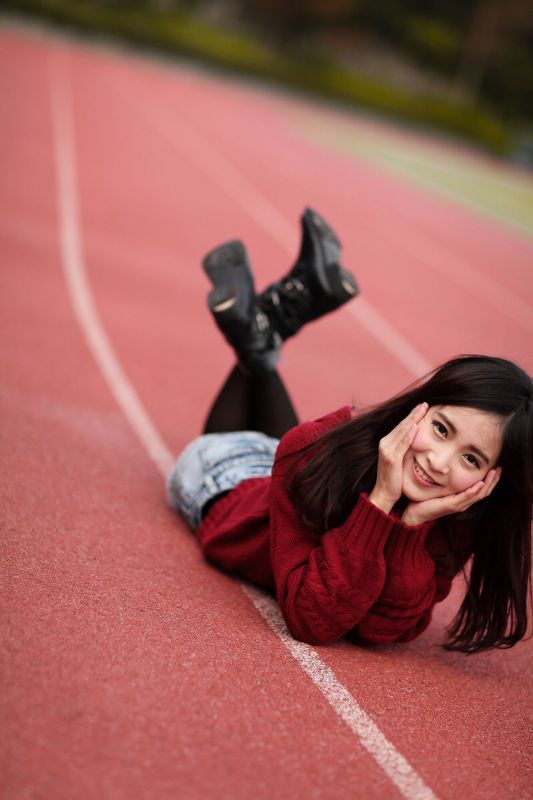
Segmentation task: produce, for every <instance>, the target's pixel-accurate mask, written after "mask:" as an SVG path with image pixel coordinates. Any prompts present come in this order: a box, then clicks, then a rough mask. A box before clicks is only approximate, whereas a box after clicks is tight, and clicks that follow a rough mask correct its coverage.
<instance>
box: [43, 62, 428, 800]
mask: <svg viewBox="0 0 533 800" xmlns="http://www.w3.org/2000/svg"><path fill="white" fill-rule="evenodd" d="M49 77H50V97H51V110H52V117H53V131H54V146H55V157H56V174H57V191H58V206H59V214H58V224H59V236H60V241H61V259H62V263H63V269H64V272H65V279H66V282H67V286H68V289H69V293H70V297H71V301H72V305H73V308H74V311H75V313H76V316H77V318H78V322H79V324H80V327H81V330H82V332H83V333H84V335H85V337H86V338H87V342H88V344H89V346H90V348H91V351H92V353H93V356H94V358H95V361H96V363H97V365H98V366H99V368H100V370H101V372H102V374H103V376H104V378H105V380H106V382H107V384H108V386H109V388H110V390H111V392H112V394H113V396H114V397H115V400H116V401H117V403H118V405H119V407H120V408H121V409H122V411H123V413H124V415H125V416H126V419H127V420H128V422H129V423H130V425H131V427H132V429H133V431H134V433H135V434H136V435H137V436H138V437H139V439H140V441H141V442H142V444H143V445H144V447H145V448H146V451H147V453H148V455H149V456H150V458H151V459H152V460H153V461H154V463H155V464H156V466H157V467H158V469H159V471H160V472H161V474H162V475H163V476H166V475H167V472H168V469H169V467H170V466H171V464H172V462H173V458H172V454H171V453H170V451H169V450H168V448H167V447H166V445H165V443H164V442H163V440H162V439H161V437H160V435H159V433H158V431H157V430H156V428H155V426H154V425H153V423H152V422H151V420H150V418H149V417H148V414H147V413H146V411H145V409H144V407H143V405H142V403H141V401H140V399H139V397H138V395H137V393H136V392H135V389H134V388H133V386H132V385H131V383H130V382H129V380H128V378H127V376H126V374H125V372H124V370H123V369H122V367H121V366H120V363H119V362H118V359H117V357H116V356H115V353H114V352H113V349H112V347H111V344H110V342H109V339H108V338H107V336H106V333H105V331H104V329H103V327H102V323H101V322H100V319H99V316H98V313H97V311H96V308H95V305H94V302H93V300H92V296H91V290H90V286H89V282H88V280H87V275H86V269H85V263H84V258H83V249H82V241H81V234H80V224H79V211H78V193H77V181H76V161H75V144H74V141H75V140H74V121H73V112H72V100H71V91H70V85H69V77H68V64H67V62H66V60H65V56H64V57H63V58H61V57H60V56H59V55H57V56H56V57H55V58H54V60H53V61H51V62H50V72H49ZM239 584H240V586H241V588H242V590H243V592H244V593H245V594H246V595H247V596H248V597H249V599H250V600H251V601H252V603H253V604H254V606H255V607H256V608H257V610H258V611H259V612H260V614H261V615H262V616H263V618H264V619H265V621H266V622H267V623H268V625H270V627H271V628H272V630H273V631H274V632H275V633H276V634H277V636H278V637H279V639H280V640H281V642H282V643H283V644H284V645H285V647H286V648H287V650H288V651H289V653H290V654H291V655H292V656H293V658H294V659H296V661H297V662H298V664H299V665H300V667H301V668H302V669H303V670H304V671H305V673H306V674H307V675H308V676H309V678H310V679H311V680H312V681H313V683H314V684H315V686H316V687H317V688H318V689H319V690H320V691H321V692H322V694H323V695H324V696H325V697H326V698H327V700H328V702H329V703H330V705H331V706H332V708H333V709H334V711H335V712H336V713H337V714H338V715H339V717H340V718H341V719H342V720H344V722H345V723H346V724H347V725H348V727H349V728H350V730H352V732H353V733H354V734H355V735H356V736H357V738H358V740H359V742H360V743H361V745H362V746H363V747H364V748H365V749H366V750H367V751H368V752H369V753H370V754H371V755H372V756H373V758H374V759H375V760H376V762H377V763H378V764H379V766H380V767H381V769H382V770H383V771H384V772H385V774H386V775H387V776H388V777H389V779H390V780H391V781H392V783H393V784H394V785H395V786H396V787H397V789H398V790H399V791H400V792H401V794H402V795H403V796H404V797H405V798H407V800H437V799H436V796H435V795H434V794H433V792H432V791H431V789H429V787H428V786H426V784H425V783H424V781H423V780H422V779H421V778H420V776H419V775H418V774H417V772H416V771H415V770H414V769H413V767H412V766H411V765H410V764H409V762H408V761H407V760H406V759H405V758H404V757H403V756H402V755H401V753H399V752H398V751H397V750H396V748H395V747H394V745H393V744H392V743H391V742H389V740H388V739H387V738H386V736H385V735H384V734H383V733H381V731H380V730H379V728H378V727H377V725H376V724H375V723H374V722H373V721H372V720H371V719H370V717H369V716H368V715H367V714H366V712H365V711H363V709H362V708H361V707H360V706H359V704H358V703H357V701H356V700H355V699H354V697H353V696H352V695H351V694H350V692H349V691H348V689H347V688H346V687H345V686H344V685H343V684H342V683H341V682H340V681H339V680H338V679H337V677H336V676H335V674H334V672H333V671H332V670H331V669H330V668H329V667H328V666H327V665H326V664H324V662H323V661H322V659H321V658H320V656H319V655H318V654H317V653H316V651H315V650H313V648H312V647H310V646H309V645H306V644H303V643H302V642H297V641H295V640H294V639H293V638H292V637H291V636H290V634H289V633H288V631H287V628H286V626H285V622H284V620H283V617H282V614H281V612H280V610H279V607H278V605H277V604H276V603H275V601H274V600H273V599H272V598H270V597H267V596H265V595H263V594H262V593H261V592H259V591H258V590H257V589H254V588H253V587H251V586H248V585H245V584H243V583H240V582H239Z"/></svg>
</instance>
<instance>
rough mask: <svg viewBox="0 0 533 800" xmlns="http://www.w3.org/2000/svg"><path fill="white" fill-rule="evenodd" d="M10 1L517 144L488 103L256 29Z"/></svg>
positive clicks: (110, 7)
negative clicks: (267, 37)
mask: <svg viewBox="0 0 533 800" xmlns="http://www.w3.org/2000/svg"><path fill="white" fill-rule="evenodd" d="M2 8H3V9H12V10H14V11H17V12H23V13H26V14H30V15H32V16H39V17H41V18H46V19H49V20H52V21H54V22H57V23H61V24H63V25H68V26H69V27H73V28H75V29H76V30H78V31H85V32H92V33H104V34H111V35H112V36H114V37H118V38H120V39H123V40H126V41H132V42H135V43H137V44H141V45H144V46H147V47H150V48H157V49H159V50H163V51H165V52H168V53H175V54H182V55H187V56H193V57H195V58H200V59H202V60H203V61H207V62H209V63H211V64H215V65H218V66H222V67H224V68H226V69H230V70H232V71H236V72H239V73H243V74H247V75H253V76H259V77H261V78H266V79H269V80H274V81H275V82H277V83H280V84H283V85H286V86H290V87H293V88H297V89H304V90H306V91H308V92H311V93H313V94H315V95H318V96H321V97H325V98H329V99H334V100H339V101H342V102H345V103H348V104H350V105H353V106H358V107H365V108H368V109H374V110H377V111H380V112H384V113H386V114H390V115H393V116H395V117H399V118H401V119H403V120H408V121H412V122H415V123H418V124H422V125H430V126H432V127H434V128H438V129H439V130H441V131H445V132H448V133H452V134H455V135H459V136H462V137H465V138H467V139H469V140H471V141H473V142H476V143H477V144H480V145H482V146H483V147H485V148H486V149H488V150H491V151H493V152H496V153H506V152H507V151H508V149H509V147H510V144H511V134H510V131H509V130H508V128H507V127H506V125H505V124H504V123H503V121H502V120H500V119H498V118H497V117H496V116H495V115H494V114H493V113H492V112H491V111H490V110H489V109H487V108H484V107H481V106H479V105H476V106H474V105H468V104H464V105H459V104H458V103H457V102H452V101H447V100H446V99H443V98H442V97H436V96H422V95H413V94H409V93H408V92H406V91H404V90H402V89H399V88H397V87H393V86H391V85H386V84H384V83H382V82H379V81H376V80H373V79H370V78H367V77H364V76H362V75H358V74H356V73H354V72H353V71H350V70H349V69H347V68H345V67H342V66H339V65H338V64H335V63H332V62H326V61H324V60H321V61H319V60H311V59H303V58H294V57H291V56H289V55H286V54H283V53H281V52H279V51H277V50H275V49H273V48H271V47H269V46H267V45H265V44H263V43H262V42H260V41H259V40H257V39H254V38H251V37H250V36H248V35H247V36H243V35H241V34H238V33H235V32H231V31H227V30H222V29H220V28H216V27H214V26H212V25H208V24H206V23H205V22H200V21H199V20H197V19H195V18H194V17H192V16H191V15H189V14H187V13H183V12H178V11H176V10H172V11H159V12H155V11H154V10H153V9H152V10H150V9H148V8H146V7H143V6H142V5H141V4H139V3H133V2H131V3H127V2H122V3H120V4H116V3H109V2H108V3H105V4H101V3H94V2H88V1H87V0H3V3H2ZM443 44H444V43H443Z"/></svg>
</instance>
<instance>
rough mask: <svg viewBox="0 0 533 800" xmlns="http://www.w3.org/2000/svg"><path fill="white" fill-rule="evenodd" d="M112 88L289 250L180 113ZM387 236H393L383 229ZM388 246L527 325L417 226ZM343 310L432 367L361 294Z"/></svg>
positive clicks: (415, 368) (253, 197) (258, 196)
mask: <svg viewBox="0 0 533 800" xmlns="http://www.w3.org/2000/svg"><path fill="white" fill-rule="evenodd" d="M110 85H111V87H112V89H113V90H114V91H115V92H116V93H117V95H119V96H120V98H121V99H122V100H126V101H127V102H128V103H129V104H130V105H131V106H132V107H133V108H135V110H136V111H137V113H139V114H140V115H141V116H142V117H144V118H145V120H146V122H147V124H148V125H149V126H151V127H153V128H154V129H155V130H157V131H158V133H159V134H160V135H161V136H162V137H163V138H164V139H165V140H166V141H167V143H168V144H170V145H171V146H172V147H174V148H177V149H178V150H179V151H180V152H181V153H182V154H184V155H185V156H186V157H187V158H188V159H189V160H190V161H191V162H192V163H194V164H195V166H196V167H197V169H199V170H200V171H201V172H202V173H204V174H205V175H206V176H207V177H208V178H209V179H210V180H211V181H212V182H213V183H214V184H215V185H216V186H217V187H218V188H219V189H220V190H221V191H222V192H224V194H226V195H227V196H228V197H229V198H230V199H231V200H232V201H233V202H234V203H235V204H236V205H237V206H238V207H239V208H241V209H242V210H243V212H244V213H245V214H247V215H248V216H249V217H251V218H252V219H253V220H254V221H255V222H256V223H257V224H258V225H259V226H260V227H262V228H263V229H264V230H265V231H266V232H267V233H268V234H269V235H270V236H271V238H272V239H273V240H274V241H275V242H277V243H278V244H279V245H280V246H281V247H282V249H283V250H284V251H285V252H286V253H287V254H288V255H289V256H292V255H293V247H294V236H293V225H292V224H289V222H288V221H287V220H286V219H285V218H284V217H283V215H282V214H280V212H279V211H278V209H277V208H276V206H275V205H274V204H273V203H272V202H271V201H270V200H269V198H268V197H266V196H265V195H263V194H262V193H261V192H259V191H258V190H257V189H256V187H255V186H254V185H253V184H252V183H251V182H250V181H249V180H248V179H247V177H246V175H244V174H243V173H242V172H241V171H240V170H239V169H238V168H237V167H236V166H235V165H234V164H233V163H232V162H231V161H230V160H229V159H228V158H227V157H226V156H225V155H223V154H222V153H220V152H218V151H217V150H216V149H215V148H214V147H213V145H212V144H211V143H210V142H209V141H208V140H207V139H206V137H205V136H203V135H202V134H201V133H200V132H199V131H198V130H196V129H194V128H193V127H192V126H191V125H190V124H188V122H187V121H186V120H185V118H184V117H181V118H180V121H179V130H177V129H176V127H171V126H170V125H169V120H168V117H167V116H166V115H165V113H164V112H163V113H161V111H160V107H159V106H158V105H156V104H155V103H154V102H153V101H152V103H151V106H150V111H149V113H147V111H146V107H145V106H144V105H143V106H142V107H141V105H140V104H139V103H138V102H137V100H136V99H135V96H134V95H132V94H131V93H128V92H125V91H124V88H123V86H122V85H121V86H118V84H110ZM388 237H389V238H391V239H392V238H393V236H392V235H390V234H388ZM394 248H396V249H401V250H403V251H404V252H405V253H406V254H407V255H408V256H409V257H410V258H415V259H417V260H420V261H421V262H422V263H423V264H424V266H425V267H426V268H428V267H429V268H430V269H431V270H433V271H435V272H437V273H438V274H439V275H443V276H444V277H445V278H446V279H447V280H452V281H454V282H455V283H456V284H457V285H458V286H461V287H462V288H463V289H467V290H468V291H471V292H472V294H473V295H475V296H476V298H479V297H482V298H483V300H485V302H487V303H489V304H490V305H492V306H493V307H494V308H496V309H497V310H498V311H499V312H500V313H502V314H505V315H506V316H507V317H509V319H511V320H512V321H513V323H514V324H518V325H520V326H521V327H523V328H524V330H526V331H528V332H531V331H533V308H532V306H531V305H530V304H529V303H528V302H527V301H526V300H524V299H523V298H522V297H521V296H519V295H517V294H516V293H514V292H512V291H510V290H509V289H508V288H507V287H506V286H504V285H503V284H502V283H500V282H499V281H497V280H496V279H494V278H491V276H490V275H487V274H485V273H483V272H481V270H479V269H477V268H476V267H475V266H474V265H473V264H472V263H471V262H470V261H469V260H467V259H466V258H464V257H462V256H459V255H457V254H456V253H454V252H453V251H451V250H449V249H448V248H446V247H443V246H442V245H439V244H435V243H434V242H433V241H432V239H431V238H430V237H429V236H425V235H423V234H422V233H421V232H420V231H418V232H417V239H416V243H415V244H412V243H411V242H408V241H407V240H406V239H405V238H402V239H398V238H394ZM347 310H348V311H349V313H350V314H351V315H352V316H353V317H355V319H356V320H357V321H358V323H359V324H360V325H361V327H363V328H364V329H365V330H366V332H367V333H368V334H370V336H372V337H373V338H374V339H376V340H377V341H378V342H379V343H380V345H381V346H382V347H383V348H384V349H385V350H386V351H388V352H389V353H390V354H391V355H392V356H393V357H394V358H395V359H396V360H397V361H398V362H399V363H400V364H402V365H403V366H404V367H405V368H406V369H407V371H408V372H410V373H411V374H412V375H413V376H414V377H415V378H419V377H421V375H423V374H425V373H427V372H429V371H430V370H431V369H432V368H433V366H434V365H433V364H431V363H430V362H429V361H428V359H426V358H425V357H424V356H423V355H422V354H421V353H420V352H419V351H418V350H417V349H416V348H415V347H414V346H413V345H412V344H411V343H410V342H409V341H408V340H407V339H406V338H405V337H404V336H403V335H402V334H401V333H400V332H399V331H398V330H397V329H396V328H394V327H393V326H392V325H391V324H390V322H389V321H388V320H387V319H386V318H385V317H384V316H383V315H382V314H381V313H380V312H379V311H378V309H377V308H376V307H375V306H374V305H373V304H371V303H370V302H369V301H368V300H367V299H366V298H365V297H364V296H361V297H358V298H357V303H350V304H349V305H348V306H347Z"/></svg>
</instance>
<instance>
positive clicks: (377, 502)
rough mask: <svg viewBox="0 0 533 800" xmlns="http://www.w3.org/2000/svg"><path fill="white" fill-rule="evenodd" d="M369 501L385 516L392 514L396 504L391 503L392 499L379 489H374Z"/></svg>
mask: <svg viewBox="0 0 533 800" xmlns="http://www.w3.org/2000/svg"><path fill="white" fill-rule="evenodd" d="M368 499H369V500H370V502H371V503H372V505H373V506H376V508H379V509H380V510H381V511H383V512H384V513H385V514H390V512H391V510H392V507H393V505H394V502H393V501H391V499H390V497H387V496H386V495H385V494H384V493H383V492H380V491H379V489H377V488H376V487H374V489H372V491H371V492H370V494H369V495H368Z"/></svg>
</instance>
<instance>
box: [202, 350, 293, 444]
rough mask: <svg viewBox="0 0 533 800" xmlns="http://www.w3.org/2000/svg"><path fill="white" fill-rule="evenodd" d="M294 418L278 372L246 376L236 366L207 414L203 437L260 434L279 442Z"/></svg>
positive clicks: (291, 406) (290, 402) (289, 400)
mask: <svg viewBox="0 0 533 800" xmlns="http://www.w3.org/2000/svg"><path fill="white" fill-rule="evenodd" d="M297 424H298V417H297V415H296V411H295V410H294V406H293V405H292V401H291V399H290V397H289V394H288V392H287V390H286V388H285V385H284V383H283V381H282V380H281V378H280V376H279V374H278V372H277V371H276V370H272V371H271V372H267V373H265V374H264V375H260V376H256V375H249V374H248V373H246V372H244V371H243V369H242V368H241V367H239V365H238V364H236V365H235V367H234V368H233V369H232V371H231V372H230V374H229V375H228V377H227V379H226V381H225V383H224V385H223V386H222V388H221V390H220V392H219V393H218V395H217V397H216V398H215V401H214V403H213V405H212V406H211V409H210V411H209V414H208V417H207V420H206V423H205V425H204V433H224V432H227V431H245V430H248V431H249V430H252V431H260V432H261V433H266V434H267V436H273V437H275V438H277V439H280V438H281V437H282V436H283V434H284V433H286V432H287V431H288V430H290V428H292V427H294V425H297Z"/></svg>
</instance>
